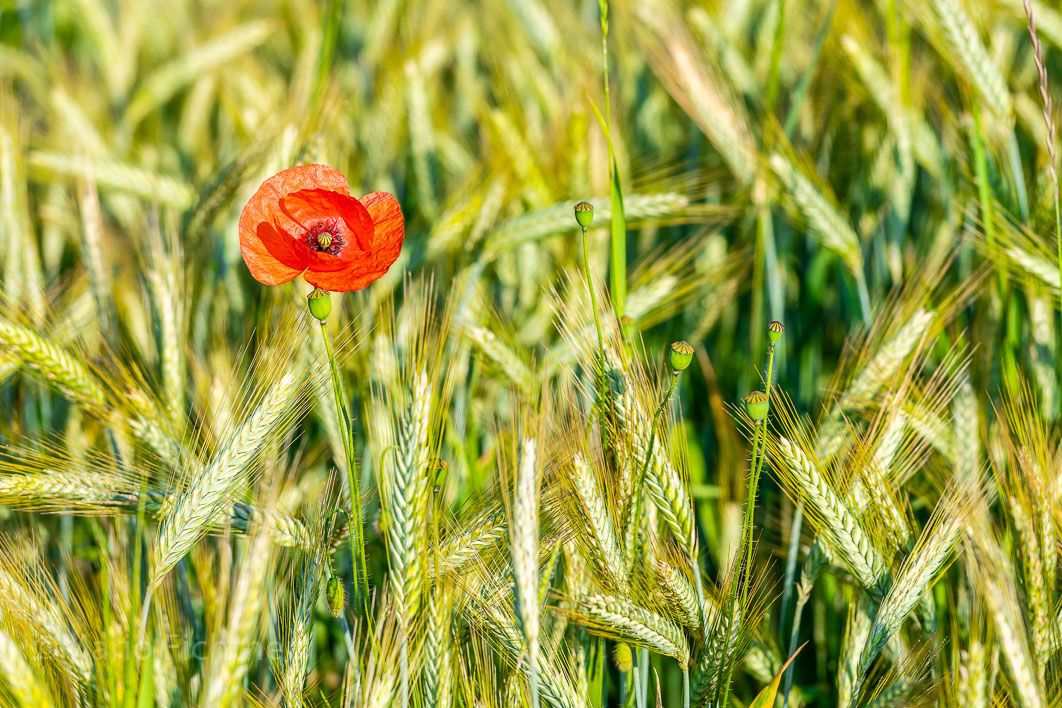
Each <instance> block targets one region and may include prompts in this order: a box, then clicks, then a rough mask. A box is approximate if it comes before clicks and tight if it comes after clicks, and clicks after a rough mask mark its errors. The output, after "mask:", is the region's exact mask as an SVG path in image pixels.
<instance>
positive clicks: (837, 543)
mask: <svg viewBox="0 0 1062 708" xmlns="http://www.w3.org/2000/svg"><path fill="white" fill-rule="evenodd" d="M778 445H779V449H780V451H781V457H782V460H783V462H784V463H785V465H786V467H787V469H788V470H789V472H790V474H791V476H792V481H793V483H794V484H793V486H794V489H793V490H792V491H793V492H794V493H795V494H797V495H798V496H799V497H800V499H801V500H803V501H804V502H805V503H806V504H808V505H810V506H812V507H814V508H815V509H816V511H817V512H818V515H819V516H820V517H821V522H820V523H819V528H818V531H819V533H820V534H822V536H824V537H825V538H826V539H828V541H829V545H830V547H831V551H832V552H831V554H830V555H831V556H832V557H834V558H835V559H837V560H839V561H840V562H841V563H843V564H844V565H845V568H847V569H848V570H849V572H851V573H852V575H853V576H854V577H855V578H856V580H858V581H859V583H860V584H861V585H862V586H863V587H864V588H866V589H867V591H868V592H870V593H871V594H877V593H881V592H882V589H883V587H884V585H885V583H886V580H887V575H886V566H885V561H884V559H882V557H881V554H880V553H879V552H878V550H877V548H876V547H875V546H874V544H873V543H872V542H871V537H870V536H869V535H868V534H867V532H866V531H865V530H864V529H863V526H862V524H860V523H859V520H858V519H857V518H856V517H855V516H854V515H853V514H852V512H851V510H850V509H849V508H848V507H847V505H846V504H845V503H844V502H843V501H842V500H841V498H840V497H839V496H838V495H837V493H836V492H835V491H834V490H833V487H831V486H830V484H829V483H828V482H827V481H826V479H825V478H824V477H823V476H822V474H821V473H820V472H819V470H818V468H817V466H816V465H814V464H813V463H812V462H811V460H810V459H809V458H808V457H807V455H806V454H805V453H804V452H803V451H802V450H801V449H800V448H799V447H797V446H796V445H794V444H792V443H791V442H789V440H788V439H786V438H781V439H779V441H778ZM812 518H814V517H812Z"/></svg>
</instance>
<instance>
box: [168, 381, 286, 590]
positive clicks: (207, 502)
mask: <svg viewBox="0 0 1062 708" xmlns="http://www.w3.org/2000/svg"><path fill="white" fill-rule="evenodd" d="M301 383H302V377H300V376H298V375H296V374H294V373H286V374H284V376H283V377H282V378H281V379H280V380H279V381H278V382H277V383H276V384H275V385H274V386H273V387H272V388H271V389H270V390H269V391H268V392H267V393H266V395H265V396H264V397H263V399H262V402H261V403H260V404H259V405H258V407H257V408H256V409H255V411H254V412H253V413H252V414H251V416H250V417H249V418H248V419H247V420H246V421H245V422H244V423H243V425H241V426H240V428H239V429H238V430H237V431H236V433H235V435H233V437H232V438H231V439H230V440H229V441H228V443H227V444H226V445H225V447H224V448H222V449H221V450H220V451H219V452H218V453H217V454H216V455H215V456H214V459H213V460H212V461H211V462H210V463H209V464H207V465H203V466H201V467H199V468H198V469H196V470H195V472H194V474H193V477H192V479H191V480H190V481H189V483H188V486H187V487H186V488H185V489H184V491H183V492H182V493H181V494H180V495H179V496H177V497H176V498H175V499H173V501H172V503H170V504H167V505H166V506H165V507H164V508H163V509H162V513H161V517H162V521H161V523H160V525H159V532H158V537H157V539H156V544H155V547H154V548H153V549H152V571H151V573H152V574H151V583H150V586H151V587H152V588H154V587H157V586H158V584H159V583H160V582H162V579H163V577H165V575H166V573H168V572H169V570H170V569H171V568H173V566H174V565H176V564H177V561H179V560H180V559H181V558H183V557H184V556H185V554H186V553H188V551H189V549H191V548H192V546H193V545H195V543H196V542H197V541H198V540H199V539H200V538H201V537H202V535H203V534H204V533H206V532H207V531H208V530H209V529H210V527H211V526H213V525H214V524H216V523H217V522H218V521H219V520H221V519H222V518H223V517H224V515H225V509H226V507H227V506H228V505H229V504H231V502H232V501H233V499H234V496H235V495H236V494H238V492H239V490H240V487H241V486H242V484H243V483H244V482H245V481H246V474H247V472H248V470H249V468H250V467H252V466H253V465H254V463H255V460H256V459H257V457H258V454H259V452H260V451H261V450H262V448H263V447H264V446H265V444H266V443H267V442H268V441H269V440H270V439H271V437H272V436H273V435H275V434H276V432H277V429H278V428H280V427H281V426H282V423H283V420H284V417H285V416H286V415H288V413H289V411H290V409H291V407H292V406H293V405H294V403H295V400H296V398H297V396H298V394H299V391H300V390H301V389H302V386H301Z"/></svg>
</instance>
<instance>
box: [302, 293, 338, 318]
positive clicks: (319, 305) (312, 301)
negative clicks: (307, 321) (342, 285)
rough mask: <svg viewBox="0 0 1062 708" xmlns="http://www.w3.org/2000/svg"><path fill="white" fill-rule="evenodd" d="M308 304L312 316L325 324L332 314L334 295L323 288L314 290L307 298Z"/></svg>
mask: <svg viewBox="0 0 1062 708" xmlns="http://www.w3.org/2000/svg"><path fill="white" fill-rule="evenodd" d="M306 302H307V303H308V304H309V306H310V314H311V315H313V316H314V317H316V318H317V319H319V320H320V321H322V322H324V321H325V320H327V319H328V315H329V314H331V312H332V293H330V292H328V291H327V290H321V288H314V289H313V290H312V291H310V294H309V295H307V296H306Z"/></svg>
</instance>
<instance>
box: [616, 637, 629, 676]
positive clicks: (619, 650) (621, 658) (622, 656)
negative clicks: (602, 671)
mask: <svg viewBox="0 0 1062 708" xmlns="http://www.w3.org/2000/svg"><path fill="white" fill-rule="evenodd" d="M612 661H613V662H615V664H616V668H617V669H619V670H620V671H622V672H623V673H627V672H628V671H630V670H631V669H632V668H634V657H633V656H632V655H631V647H630V645H629V644H624V643H623V642H618V643H617V644H616V646H614V647H612Z"/></svg>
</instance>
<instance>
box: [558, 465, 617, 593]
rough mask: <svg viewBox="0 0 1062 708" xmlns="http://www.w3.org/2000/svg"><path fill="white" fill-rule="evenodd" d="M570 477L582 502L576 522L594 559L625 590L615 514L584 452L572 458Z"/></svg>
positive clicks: (611, 584) (610, 582) (576, 494)
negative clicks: (583, 530)
mask: <svg viewBox="0 0 1062 708" xmlns="http://www.w3.org/2000/svg"><path fill="white" fill-rule="evenodd" d="M569 480H570V482H571V486H572V489H573V490H574V492H575V498H576V499H577V500H578V503H579V509H578V511H579V513H578V515H577V516H578V518H577V521H578V522H580V523H581V525H582V527H583V528H585V530H586V534H585V535H584V536H582V537H581V538H582V539H585V541H586V542H587V544H586V545H587V546H588V547H589V548H590V550H591V558H593V559H595V560H596V561H597V562H598V563H599V564H600V567H601V569H602V570H604V572H605V578H606V579H607V584H609V585H610V586H611V587H614V588H616V589H617V590H618V591H622V590H623V589H624V588H626V587H627V568H626V565H625V564H624V562H623V551H622V549H621V547H620V543H619V538H618V536H617V534H616V528H615V525H614V524H613V521H612V514H611V512H610V511H609V508H608V504H607V503H606V501H605V498H604V496H602V494H601V490H600V488H599V487H598V483H597V479H596V478H595V476H594V473H593V471H592V470H591V469H590V466H589V465H588V464H587V461H586V458H585V457H584V456H583V455H582V454H581V453H576V454H575V455H574V456H573V457H572V462H571V466H570V474H569Z"/></svg>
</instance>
